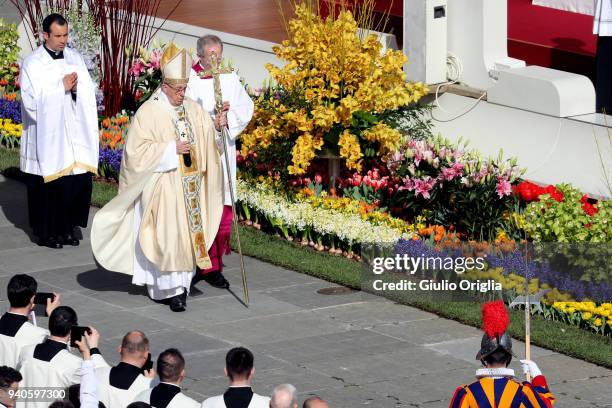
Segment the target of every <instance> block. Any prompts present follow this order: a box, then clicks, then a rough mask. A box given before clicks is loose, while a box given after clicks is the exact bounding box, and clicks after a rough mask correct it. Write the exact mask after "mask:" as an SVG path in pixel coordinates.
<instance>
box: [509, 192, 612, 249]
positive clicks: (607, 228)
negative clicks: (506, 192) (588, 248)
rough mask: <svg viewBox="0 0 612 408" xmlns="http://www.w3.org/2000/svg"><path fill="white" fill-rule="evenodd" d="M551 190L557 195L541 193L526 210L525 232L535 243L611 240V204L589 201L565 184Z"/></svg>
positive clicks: (608, 202)
mask: <svg viewBox="0 0 612 408" xmlns="http://www.w3.org/2000/svg"><path fill="white" fill-rule="evenodd" d="M519 187H520V185H519ZM551 187H552V186H549V187H546V189H549V190H550V189H551ZM552 188H554V189H555V190H556V191H557V193H554V192H553V194H550V193H549V192H546V193H544V194H540V195H539V196H538V198H537V201H536V199H535V198H533V199H532V202H530V203H529V204H528V205H527V207H526V209H525V221H526V226H525V230H526V231H527V233H528V234H529V235H530V236H531V238H533V240H534V241H540V242H602V243H605V242H610V241H612V225H611V224H610V220H611V219H612V203H611V202H610V201H609V200H600V201H595V200H590V199H589V198H588V197H587V196H586V195H584V194H582V193H581V192H580V191H578V190H577V189H575V188H573V187H571V186H570V185H567V184H561V185H558V186H556V187H552ZM517 189H518V187H517ZM523 190H524V189H523ZM519 194H520V193H519ZM523 195H524V194H523ZM521 197H522V196H521Z"/></svg>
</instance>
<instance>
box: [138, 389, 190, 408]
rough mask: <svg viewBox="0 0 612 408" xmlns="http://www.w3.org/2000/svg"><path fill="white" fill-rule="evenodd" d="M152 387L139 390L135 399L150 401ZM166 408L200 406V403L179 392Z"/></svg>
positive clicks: (148, 402)
mask: <svg viewBox="0 0 612 408" xmlns="http://www.w3.org/2000/svg"><path fill="white" fill-rule="evenodd" d="M152 390H153V388H150V389H148V390H146V391H143V392H141V393H140V394H139V395H138V396H137V397H136V399H135V401H142V402H146V403H147V404H150V403H151V391H152ZM167 408H200V403H199V402H197V401H196V400H194V399H193V398H189V397H188V396H186V395H185V394H183V393H182V392H179V393H178V394H176V395H175V396H174V398H172V400H171V401H170V403H169V404H168V406H167Z"/></svg>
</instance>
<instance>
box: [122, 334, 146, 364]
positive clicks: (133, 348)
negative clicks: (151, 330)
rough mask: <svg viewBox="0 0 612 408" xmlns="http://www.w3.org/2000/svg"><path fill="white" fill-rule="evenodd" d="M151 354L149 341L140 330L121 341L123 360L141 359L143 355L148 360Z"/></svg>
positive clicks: (127, 335)
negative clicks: (130, 358) (148, 355)
mask: <svg viewBox="0 0 612 408" xmlns="http://www.w3.org/2000/svg"><path fill="white" fill-rule="evenodd" d="M148 352H149V339H147V336H145V334H144V333H143V332H141V331H140V330H133V331H131V332H129V333H128V334H126V335H125V336H123V340H122V341H121V358H122V359H123V358H125V357H132V358H134V357H136V358H140V357H142V356H143V355H144V356H145V358H146V355H147V353H148Z"/></svg>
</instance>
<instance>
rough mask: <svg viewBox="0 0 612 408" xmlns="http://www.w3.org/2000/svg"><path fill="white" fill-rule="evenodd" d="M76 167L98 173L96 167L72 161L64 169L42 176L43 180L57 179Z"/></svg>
mask: <svg viewBox="0 0 612 408" xmlns="http://www.w3.org/2000/svg"><path fill="white" fill-rule="evenodd" d="M77 167H78V168H80V169H83V170H85V171H88V172H90V173H93V174H94V175H96V176H97V175H98V169H97V168H96V167H93V166H90V165H88V164H85V163H81V162H74V163H72V164H71V165H70V166H68V167H66V168H65V169H64V170H61V171H58V172H57V173H54V174H51V175H49V176H44V177H43V182H45V183H49V182H51V181H55V180H57V179H58V178H60V177H64V176H67V175H68V174H70V172H71V171H72V170H74V169H76V168H77Z"/></svg>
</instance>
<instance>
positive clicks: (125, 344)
mask: <svg viewBox="0 0 612 408" xmlns="http://www.w3.org/2000/svg"><path fill="white" fill-rule="evenodd" d="M119 353H120V354H121V361H120V362H119V364H117V365H116V366H114V367H107V368H102V369H99V370H97V371H96V384H97V394H98V401H100V402H101V403H103V404H104V406H105V407H106V408H125V407H127V406H128V405H129V404H131V403H132V402H134V401H136V397H137V396H138V394H140V393H141V392H143V391H146V390H148V389H149V388H151V387H152V386H153V379H154V378H155V372H154V371H153V370H152V367H151V368H148V371H146V372H143V367H144V365H145V364H146V362H147V357H148V356H149V353H150V350H149V339H147V336H145V334H144V333H143V332H141V331H138V330H134V331H131V332H129V333H127V334H126V335H125V336H124V337H123V340H122V341H121V345H120V346H119ZM145 374H146V375H145Z"/></svg>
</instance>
